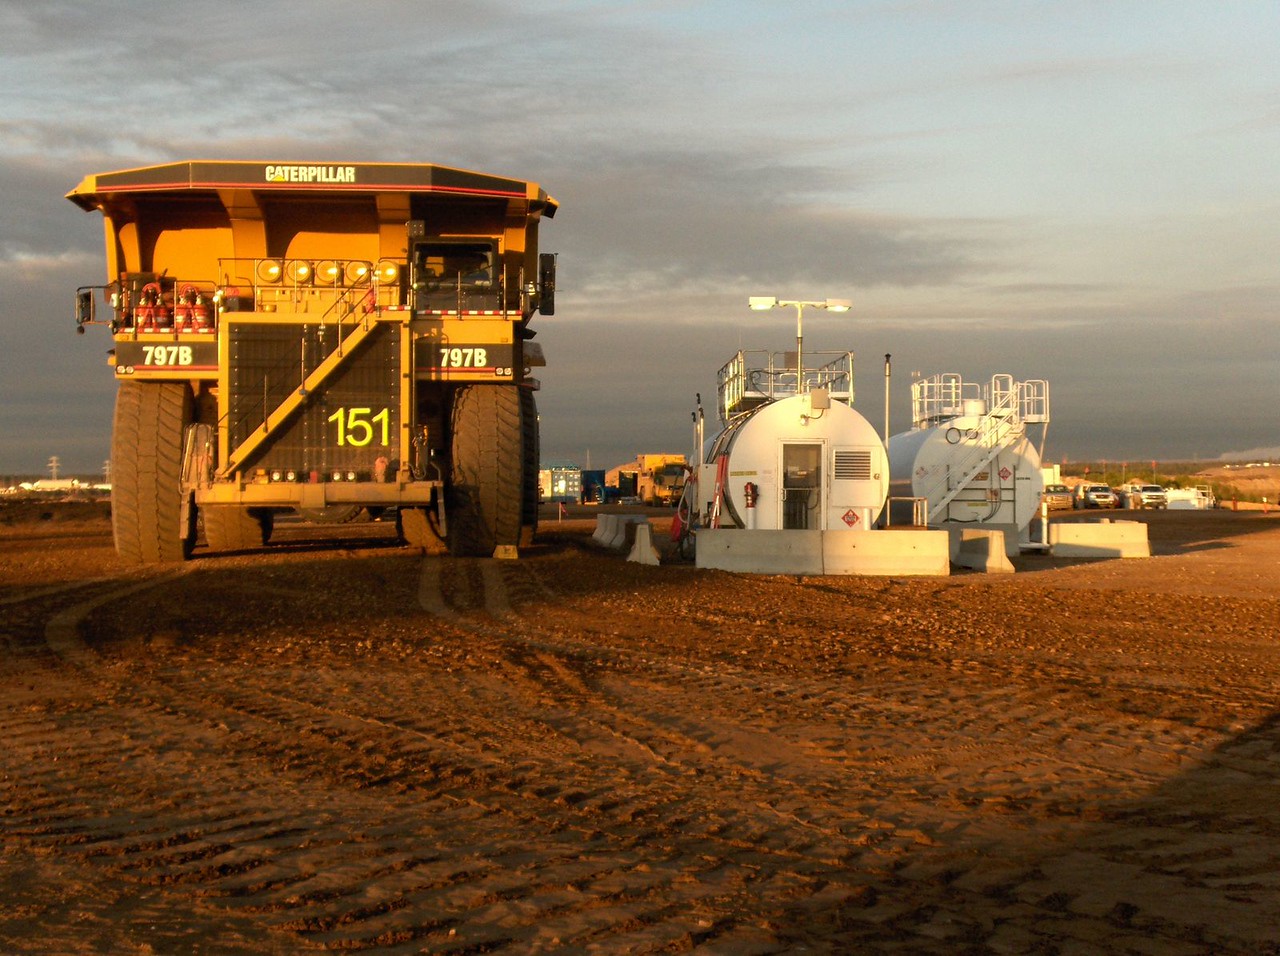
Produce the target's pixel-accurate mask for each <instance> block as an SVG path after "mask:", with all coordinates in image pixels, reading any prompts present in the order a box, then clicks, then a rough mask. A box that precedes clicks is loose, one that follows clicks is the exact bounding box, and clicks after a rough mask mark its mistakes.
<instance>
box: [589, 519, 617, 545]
mask: <svg viewBox="0 0 1280 956" xmlns="http://www.w3.org/2000/svg"><path fill="white" fill-rule="evenodd" d="M615 520H617V516H616V515H596V530H595V532H594V533H593V534H592V535H591V540H592V541H594V542H595V543H596V544H604V543H605V541H607V540H608V539H609V538H612V537H613V522H614V521H615Z"/></svg>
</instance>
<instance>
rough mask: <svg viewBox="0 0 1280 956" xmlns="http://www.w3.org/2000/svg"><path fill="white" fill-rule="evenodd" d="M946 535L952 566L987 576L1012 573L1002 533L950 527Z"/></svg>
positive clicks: (1015, 531) (1011, 565)
mask: <svg viewBox="0 0 1280 956" xmlns="http://www.w3.org/2000/svg"><path fill="white" fill-rule="evenodd" d="M1014 534H1015V536H1016V534H1017V529H1015V530H1014ZM947 535H948V536H949V539H950V540H949V542H948V544H949V546H950V558H951V563H952V564H954V565H956V566H958V567H961V568H969V569H971V570H973V571H985V572H987V573H989V574H1012V573H1013V562H1011V561H1010V560H1009V554H1008V551H1007V549H1006V546H1005V541H1006V538H1005V533H1004V532H1003V531H992V530H988V529H983V528H958V527H956V526H954V525H951V526H949V527H948V528H947ZM1015 540H1016V537H1015Z"/></svg>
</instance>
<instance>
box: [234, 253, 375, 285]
mask: <svg viewBox="0 0 1280 956" xmlns="http://www.w3.org/2000/svg"><path fill="white" fill-rule="evenodd" d="M254 275H255V276H256V277H257V280H258V283H259V284H260V285H319V286H326V285H329V286H361V285H368V284H369V282H370V281H376V282H377V283H378V284H379V285H394V284H395V283H397V282H399V281H400V263H398V262H395V261H394V260H392V259H383V260H382V261H380V262H379V263H378V264H377V265H376V266H375V265H374V264H373V263H372V262H368V261H365V260H362V259H352V260H350V261H347V262H342V261H339V260H337V259H321V260H320V261H319V262H312V261H310V260H308V259H259V260H258V264H257V266H256V267H255V268H254Z"/></svg>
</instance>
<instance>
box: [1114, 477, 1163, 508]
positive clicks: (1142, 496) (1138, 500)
mask: <svg viewBox="0 0 1280 956" xmlns="http://www.w3.org/2000/svg"><path fill="white" fill-rule="evenodd" d="M1120 494H1121V495H1122V496H1123V497H1124V504H1125V506H1126V507H1129V508H1167V507H1169V497H1168V495H1166V494H1165V490H1164V489H1163V488H1161V487H1160V486H1159V485H1143V484H1138V483H1137V482H1133V483H1130V484H1127V485H1125V486H1124V487H1123V488H1121V489H1120Z"/></svg>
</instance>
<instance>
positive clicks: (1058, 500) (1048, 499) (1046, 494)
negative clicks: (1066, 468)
mask: <svg viewBox="0 0 1280 956" xmlns="http://www.w3.org/2000/svg"><path fill="white" fill-rule="evenodd" d="M1040 500H1041V501H1042V502H1044V504H1046V505H1048V506H1049V510H1050V511H1063V510H1066V511H1070V510H1071V509H1072V508H1073V507H1074V503H1073V502H1072V500H1071V489H1070V488H1068V487H1067V486H1066V485H1045V486H1044V491H1042V492H1041V493H1040Z"/></svg>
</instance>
